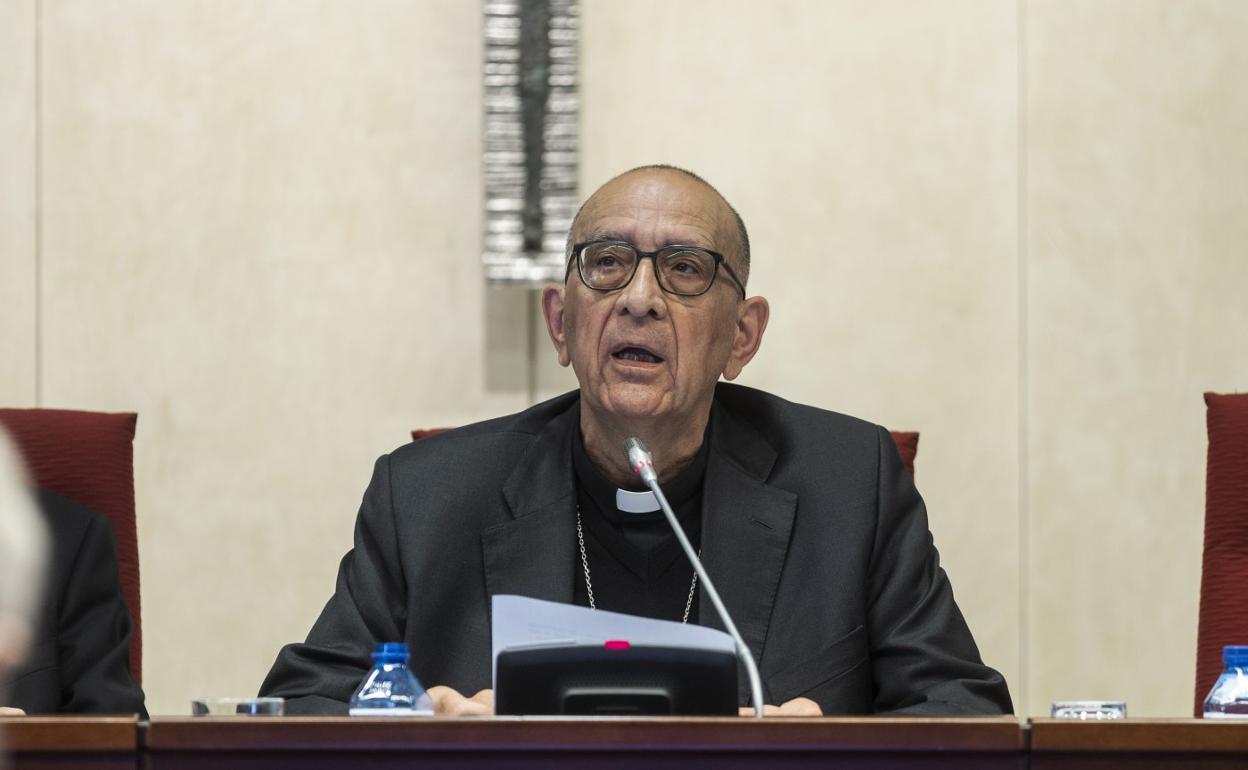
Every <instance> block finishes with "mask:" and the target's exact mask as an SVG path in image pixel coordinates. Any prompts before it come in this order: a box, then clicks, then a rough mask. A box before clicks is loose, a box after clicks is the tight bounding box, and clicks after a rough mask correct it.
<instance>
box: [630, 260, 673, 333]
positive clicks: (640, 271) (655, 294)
mask: <svg viewBox="0 0 1248 770" xmlns="http://www.w3.org/2000/svg"><path fill="white" fill-rule="evenodd" d="M620 305H621V309H622V310H623V311H625V312H627V313H628V314H629V315H634V316H637V317H641V316H646V315H653V316H654V317H655V318H663V317H665V316H666V315H667V297H666V295H665V293H664V291H663V289H662V288H660V286H659V277H658V275H656V274H655V272H654V260H653V259H643V260H641V264H639V265H637V272H635V273H633V280H631V281H629V282H628V285H627V286H625V287H624V289H623V291H621V292H620Z"/></svg>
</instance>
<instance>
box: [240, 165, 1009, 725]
mask: <svg viewBox="0 0 1248 770" xmlns="http://www.w3.org/2000/svg"><path fill="white" fill-rule="evenodd" d="M568 243H569V254H568V267H567V274H566V278H565V280H564V285H563V286H562V287H549V288H547V289H546V290H545V291H544V292H543V295H542V304H543V309H544V311H545V316H546V323H547V327H548V329H549V332H550V338H551V341H552V342H553V343H554V346H555V349H556V350H557V351H558V354H559V362H560V364H562V365H564V366H568V365H571V366H572V368H573V370H574V371H575V372H576V378H577V381H578V382H579V383H580V388H579V389H578V390H577V391H574V392H572V393H568V394H565V395H563V396H560V397H558V398H555V399H552V400H550V401H547V402H545V403H542V404H538V405H536V406H534V407H532V408H530V409H528V410H526V411H524V412H521V413H519V414H515V415H511V416H508V417H502V418H499V419H495V420H490V421H487V422H483V423H478V424H475V425H469V426H466V427H463V428H459V429H457V430H452V431H448V432H446V433H444V434H441V435H439V436H436V437H434V438H430V439H426V440H423V441H419V442H415V443H413V444H409V445H407V446H404V447H402V448H400V449H398V450H396V451H395V452H393V453H391V454H389V455H387V456H384V457H382V458H381V459H380V460H378V461H377V464H376V466H375V468H374V473H373V479H372V482H371V483H370V485H369V488H368V491H367V492H366V493H365V496H364V501H363V503H362V505H361V508H360V513H359V518H358V520H357V523H356V531H355V547H354V549H353V550H352V551H351V552H349V553H348V554H347V555H346V556H345V557H344V558H343V560H342V564H341V567H340V569H339V573H338V580H337V587H336V590H335V592H334V595H333V597H332V598H331V599H330V601H329V603H328V604H327V605H326V607H325V609H324V611H323V612H322V614H321V616H320V618H319V619H318V620H317V622H316V624H315V625H314V626H313V628H312V630H311V632H310V633H309V634H308V639H307V641H306V642H305V643H303V644H292V645H288V646H286V647H285V648H283V650H282V651H281V653H280V654H279V656H278V659H277V662H276V664H275V665H274V666H273V670H272V671H271V672H270V673H269V676H268V678H267V679H266V680H265V683H264V685H263V687H262V690H261V691H262V694H265V695H281V696H285V697H286V698H287V699H288V703H287V711H288V713H342V712H345V710H346V707H347V701H348V699H349V698H350V696H351V693H352V691H353V690H354V689H355V687H356V686H357V685H358V684H359V682H360V680H361V678H362V677H363V676H364V674H365V673H366V671H367V670H368V668H369V665H370V662H369V653H370V652H371V651H372V650H373V647H374V645H375V644H376V643H377V642H380V641H396V640H404V641H406V642H407V643H408V644H409V646H410V648H411V650H412V667H413V669H414V671H415V673H416V674H417V675H418V676H419V677H420V678H421V680H422V681H423V682H425V683H426V684H432V685H435V686H434V687H431V688H430V694H431V695H432V696H433V699H434V704H435V710H436V711H437V712H438V713H443V714H474V713H478V714H479V713H490V712H491V711H492V709H493V694H492V692H491V691H490V690H488V689H485V688H488V687H489V685H490V676H491V657H490V625H489V611H488V607H489V601H490V597H491V596H493V595H495V594H520V595H524V596H532V597H536V598H541V599H550V600H555V601H562V602H572V603H576V604H581V605H584V606H588V607H594V608H601V609H608V610H615V611H620V612H627V613H631V614H634V615H643V616H647V617H654V618H661V619H667V620H674V621H678V622H680V621H685V622H697V623H701V624H704V625H710V626H719V619H718V617H717V616H716V614H715V611H714V608H713V607H712V606H711V603H710V602H709V601H702V600H701V597H700V596H699V594H698V586H697V580H696V577H695V575H694V571H693V568H692V567H691V566H690V564H689V563H688V561H687V560H686V559H685V558H684V555H683V553H682V551H681V549H680V547H679V544H678V543H677V541H676V539H675V536H674V535H673V534H672V532H671V531H670V529H669V528H668V526H667V523H666V521H665V519H664V518H663V515H662V513H660V512H659V510H658V505H657V504H656V503H655V502H654V498H653V496H652V495H651V494H650V493H648V492H640V491H639V490H640V489H641V486H640V484H639V482H638V480H637V477H636V476H635V474H633V472H632V471H631V470H630V468H629V466H628V463H627V460H626V458H625V456H624V453H623V450H622V447H623V445H624V441H625V439H626V438H628V437H630V436H637V437H639V438H641V439H642V441H644V442H645V444H646V445H647V446H648V447H649V449H650V450H651V452H652V454H653V456H654V461H655V467H656V468H658V469H659V475H660V481H661V482H662V484H663V487H664V490H665V491H666V493H667V496H668V498H669V500H670V501H671V504H672V507H673V509H674V511H675V513H676V515H677V517H678V518H679V519H680V521H681V523H682V524H683V526H684V527H685V529H686V531H687V532H688V534H689V538H690V540H691V541H692V543H693V545H694V547H695V548H698V549H700V551H701V554H702V560H703V562H704V563H705V565H706V569H707V571H708V573H709V574H710V575H711V576H712V578H713V579H714V581H715V583H716V585H717V587H718V589H719V592H720V594H721V596H722V597H723V600H724V603H725V604H726V606H727V608H728V610H729V611H730V612H731V613H732V616H733V618H734V620H735V622H736V625H737V627H738V628H739V629H740V631H741V634H742V636H743V637H744V639H745V641H746V643H747V644H748V645H749V648H750V649H751V650H752V651H753V654H754V656H755V660H756V661H757V664H758V668H759V671H760V672H761V678H762V684H763V691H764V697H765V700H766V702H767V704H768V712H769V713H780V714H794V715H816V714H820V713H823V714H870V713H882V712H892V713H908V714H932V715H935V714H999V713H1008V712H1009V711H1010V709H1011V705H1010V697H1009V693H1008V692H1007V689H1006V685H1005V681H1004V680H1003V679H1002V677H1001V675H1000V674H999V673H997V672H996V671H994V670H993V669H991V668H988V667H987V666H985V665H984V664H983V663H982V662H981V661H980V657H979V652H978V650H977V649H976V646H975V642H974V640H973V639H972V637H971V633H970V631H969V630H968V628H967V626H966V623H965V621H964V620H963V618H962V614H961V612H960V611H959V610H958V607H957V605H956V604H955V603H954V599H953V593H952V590H951V588H950V585H949V581H948V579H947V578H946V576H945V573H944V571H943V570H942V569H941V568H940V565H939V561H938V557H937V554H936V549H935V547H934V546H933V544H932V537H931V535H930V533H929V532H928V527H927V516H926V512H925V510H924V506H923V501H922V499H921V498H920V497H919V495H918V493H917V492H916V491H915V488H914V485H913V483H912V481H911V479H910V477H909V474H908V473H907V472H906V471H905V470H904V469H903V467H902V464H901V460H900V458H899V457H898V454H897V451H896V448H895V447H894V445H893V443H892V440H891V437H890V436H889V434H888V432H887V431H885V430H884V429H882V428H880V427H878V426H875V425H871V424H869V423H866V422H862V421H860V420H856V419H853V418H850V417H846V416H844V415H840V414H836V413H833V412H827V411H823V410H820V409H815V408H812V407H808V406H802V405H799V404H794V403H791V402H788V401H785V400H783V399H781V398H778V397H776V396H772V395H769V394H766V393H762V392H760V391H756V390H751V389H749V388H744V387H740V386H736V385H731V384H728V383H723V382H720V379H721V377H722V378H724V379H727V380H732V379H735V378H736V377H737V375H739V374H740V373H741V370H742V369H743V368H744V367H745V366H746V364H748V363H749V362H750V359H752V358H753V357H754V354H755V353H756V352H757V351H758V348H759V344H760V343H761V342H762V339H763V332H764V331H765V330H766V328H767V319H768V312H769V310H768V305H767V301H766V300H765V299H763V298H762V297H749V296H748V295H747V293H746V289H745V287H746V282H747V280H748V278H749V269H750V248H749V239H748V236H747V234H746V229H745V225H744V223H743V222H742V221H741V218H740V217H739V216H738V215H737V213H736V211H735V210H734V209H733V208H732V207H731V206H730V205H729V204H728V202H727V201H726V200H725V199H724V198H723V196H721V195H720V194H719V193H718V192H717V191H716V190H715V189H714V188H713V187H711V186H710V185H709V184H708V183H707V182H706V181H704V180H703V179H701V178H700V177H698V176H697V175H695V174H693V173H691V172H688V171H684V170H681V169H677V168H673V167H668V166H647V167H642V168H637V169H633V170H631V171H628V172H625V173H624V174H621V175H620V176H618V177H616V178H614V179H612V180H611V181H609V182H607V184H605V185H604V186H603V187H602V188H600V189H599V190H598V191H597V192H595V193H594V194H593V195H592V196H590V198H589V200H587V201H586V202H585V204H584V206H583V207H582V208H581V211H580V212H579V213H578V214H577V217H576V219H575V221H574V222H573V225H572V232H571V233H570V235H569V239H568ZM470 693H475V694H473V695H469V694H470ZM748 699H749V690H748V687H746V686H745V683H744V682H743V683H742V685H741V690H740V704H741V705H743V706H744V705H745V704H746V703H747V701H748Z"/></svg>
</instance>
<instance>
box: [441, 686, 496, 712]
mask: <svg viewBox="0 0 1248 770" xmlns="http://www.w3.org/2000/svg"><path fill="white" fill-rule="evenodd" d="M426 692H428V693H429V699H430V700H431V701H433V714H434V716H439V717H464V716H488V715H490V714H493V713H494V691H493V690H482V691H481V692H479V693H477V694H476V695H474V696H472V697H471V698H465V697H464V696H463V695H461V694H460V693H459V691H458V690H455V689H452V688H450V687H444V686H442V685H436V686H434V687H430V688H429V689H428V690H426Z"/></svg>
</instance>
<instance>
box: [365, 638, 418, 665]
mask: <svg viewBox="0 0 1248 770" xmlns="http://www.w3.org/2000/svg"><path fill="white" fill-rule="evenodd" d="M411 657H412V656H411V654H410V653H409V652H408V651H407V642H381V643H380V644H378V645H377V649H376V650H375V651H374V652H373V660H375V661H377V662H378V663H406V662H407V661H408V660H410V659H411Z"/></svg>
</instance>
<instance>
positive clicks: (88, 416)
mask: <svg viewBox="0 0 1248 770" xmlns="http://www.w3.org/2000/svg"><path fill="white" fill-rule="evenodd" d="M137 421H138V415H135V414H128V413H127V414H105V413H102V412H79V411H73V410H68V409H0V425H3V426H4V427H5V428H6V429H7V430H8V432H9V434H10V435H11V436H12V438H13V442H14V443H15V444H16V445H17V449H18V452H19V453H21V455H22V457H23V458H24V459H25V461H26V466H27V469H28V470H29V472H30V475H31V480H32V481H33V482H34V483H35V484H36V485H38V486H40V487H42V488H43V489H46V490H48V491H49V492H54V493H56V494H58V495H60V496H61V497H65V498H69V499H70V500H73V501H74V502H76V503H78V504H80V505H83V506H86V507H87V508H90V509H91V510H93V511H98V512H100V513H102V514H104V515H105V516H107V517H108V518H109V521H111V522H112V525H113V533H114V534H115V535H116V537H117V559H118V562H119V571H120V576H121V588H122V591H123V592H124V593H125V597H126V608H127V609H128V610H129V611H130V619H131V624H132V625H133V633H132V634H131V636H130V672H131V673H132V674H133V676H134V679H135V681H137V682H139V683H140V684H141V683H142V681H143V680H142V675H143V631H142V627H141V624H140V619H141V618H142V612H141V607H140V604H139V543H138V533H137V532H136V530H135V523H134V429H135V424H136V423H137Z"/></svg>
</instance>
